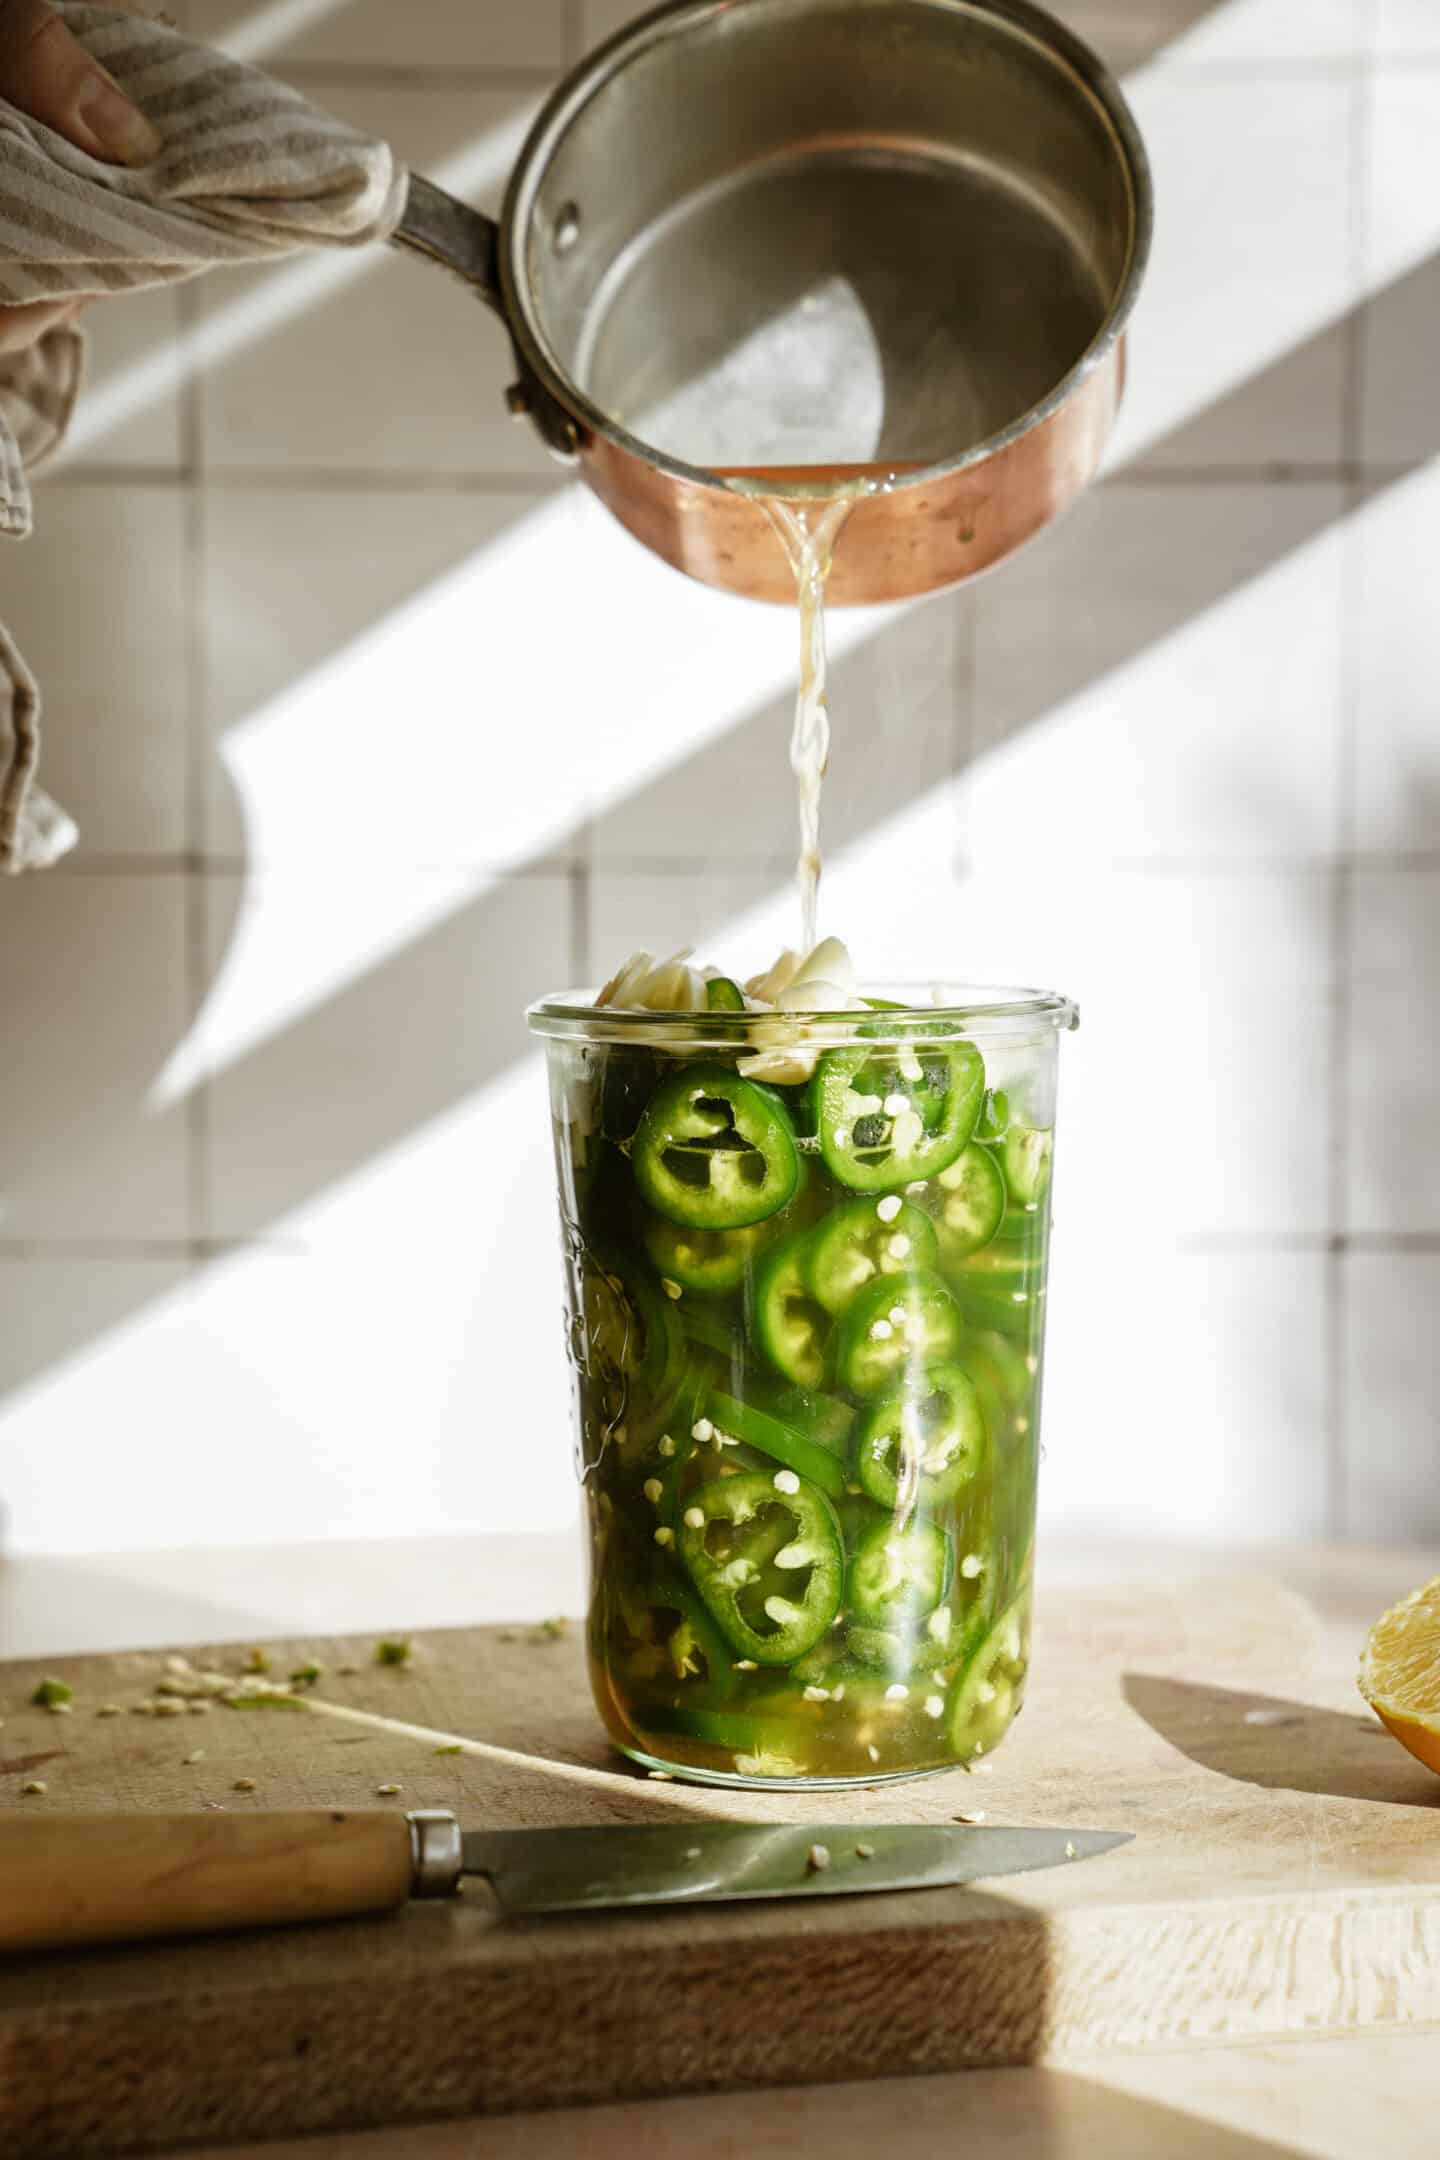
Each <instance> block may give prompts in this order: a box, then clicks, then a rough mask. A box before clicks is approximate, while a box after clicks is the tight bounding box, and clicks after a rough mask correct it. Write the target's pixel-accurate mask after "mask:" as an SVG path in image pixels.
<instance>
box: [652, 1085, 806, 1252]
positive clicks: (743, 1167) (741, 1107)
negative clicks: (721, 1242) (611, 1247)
mask: <svg viewBox="0 0 1440 2160" xmlns="http://www.w3.org/2000/svg"><path fill="white" fill-rule="evenodd" d="M630 1164H631V1168H632V1170H633V1172H634V1175H635V1183H636V1184H637V1186H638V1187H639V1189H640V1191H641V1193H642V1195H643V1196H644V1198H645V1199H646V1200H647V1201H648V1202H649V1204H650V1206H651V1207H652V1208H654V1209H655V1210H656V1212H657V1213H658V1214H661V1215H664V1216H666V1217H668V1218H669V1220H670V1221H671V1222H674V1223H680V1224H682V1225H683V1226H684V1227H685V1228H686V1229H690V1230H740V1229H744V1228H745V1227H746V1226H747V1225H749V1224H751V1223H758V1222H764V1221H765V1220H766V1219H767V1218H768V1217H769V1216H771V1215H777V1214H778V1213H779V1212H780V1210H781V1208H783V1207H785V1206H786V1205H787V1204H788V1202H789V1201H790V1200H792V1199H793V1198H794V1195H795V1191H796V1188H797V1186H798V1185H799V1182H800V1153H799V1150H798V1148H797V1147H796V1145H795V1135H794V1133H793V1131H792V1130H791V1126H790V1121H789V1119H788V1117H787V1116H786V1114H785V1111H784V1108H783V1106H782V1105H781V1104H780V1102H779V1101H778V1100H777V1098H776V1097H775V1096H773V1095H771V1094H769V1093H767V1091H766V1090H765V1089H763V1088H759V1087H756V1086H755V1085H754V1084H753V1083H752V1082H750V1081H748V1080H742V1079H741V1078H740V1076H739V1074H738V1073H735V1072H732V1071H730V1070H729V1069H728V1068H727V1067H726V1066H723V1065H709V1064H705V1065H687V1066H686V1067H685V1068H684V1070H683V1071H681V1072H678V1073H675V1074H673V1075H672V1076H671V1078H670V1079H668V1080H664V1081H662V1082H661V1084H660V1086H659V1087H658V1088H657V1089H656V1090H655V1093H654V1094H653V1095H652V1096H651V1098H650V1100H649V1102H648V1104H647V1105H646V1108H645V1113H644V1115H643V1117H642V1118H641V1120H640V1123H639V1125H638V1126H637V1128H636V1132H635V1139H634V1143H633V1145H632V1148H631V1154H630Z"/></svg>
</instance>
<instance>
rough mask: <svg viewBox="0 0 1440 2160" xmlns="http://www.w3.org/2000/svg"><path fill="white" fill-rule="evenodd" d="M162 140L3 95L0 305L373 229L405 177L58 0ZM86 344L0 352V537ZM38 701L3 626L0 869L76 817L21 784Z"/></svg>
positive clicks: (153, 29) (384, 225)
mask: <svg viewBox="0 0 1440 2160" xmlns="http://www.w3.org/2000/svg"><path fill="white" fill-rule="evenodd" d="M56 5H57V8H58V12H59V13H60V14H61V15H63V17H64V18H65V21H66V24H67V26H68V27H69V29H70V30H71V31H72V32H73V34H74V35H75V36H76V37H77V38H78V39H79V40H80V42H81V43H82V44H83V45H84V46H85V47H86V48H87V50H88V51H89V52H91V53H92V54H93V55H94V56H95V58H96V59H97V60H99V61H100V62H101V64H102V65H103V66H104V67H105V68H106V69H107V70H108V71H109V73H110V74H111V75H112V76H113V77H114V78H115V80H116V81H117V82H118V83H119V84H120V86H121V88H122V89H124V90H125V91H126V93H127V94H128V95H129V97H130V98H131V99H132V100H133V101H134V103H135V104H137V105H138V106H139V107H140V109H141V111H142V112H144V114H145V115H146V117H147V119H148V120H149V121H150V123H151V125H152V126H153V127H154V128H155V129H156V131H157V133H158V134H159V136H160V138H161V147H160V150H159V152H158V154H157V155H156V156H155V158H154V159H153V160H152V161H151V162H150V163H149V164H148V165H143V166H139V167H134V168H131V167H127V166H122V165H106V164H102V163H101V162H100V161H99V160H98V159H96V158H93V157H91V156H90V155H89V154H88V153H87V152H86V151H84V150H79V149H77V148H76V147H75V145H74V144H73V143H71V142H68V141H67V140H66V139H65V137H64V136H62V135H57V134H56V133H55V132H54V130H53V129H51V128H48V127H45V126H43V125H42V124H41V123H40V122H39V121H38V120H31V119H29V118H28V117H27V116H26V114H24V113H22V112H18V111H17V110H16V109H15V107H14V106H12V105H8V104H6V103H5V101H4V100H3V99H0V301H3V302H6V303H14V302H28V301H37V300H58V299H65V298H68V297H72V296H73V297H75V298H80V297H82V296H87V295H95V294H99V295H106V294H116V293H122V294H123V293H126V292H131V291H136V290H138V289H139V288H140V287H142V286H146V285H162V284H166V283H169V282H171V281H173V280H175V279H177V278H187V277H193V276H195V275H196V274H197V273H198V272H199V271H201V270H208V269H211V268H213V267H214V266H215V265H216V264H223V263H248V262H257V261H263V260H266V259H269V258H272V257H277V256H281V255H286V254H290V253H292V252H293V251H294V250H296V249H299V248H309V247H357V246H362V245H364V244H365V243H366V242H368V241H372V240H380V239H384V238H386V237H387V236H388V235H389V233H390V232H391V231H392V230H393V229H394V227H395V225H396V223H397V222H398V220H399V217H400V214H401V211H402V210H403V208H404V204H405V193H406V186H407V177H406V174H405V172H404V170H403V168H402V167H401V166H400V165H399V163H398V162H397V161H396V159H395V158H394V156H393V155H392V153H391V151H390V149H389V148H388V146H387V145H386V144H385V143H382V142H376V141H374V140H373V139H372V138H370V137H369V136H366V135H361V134H359V133H358V132H357V131H356V130H355V129H354V128H351V127H347V126H346V125H345V124H344V123H343V122H342V121H339V120H336V119H333V118H332V117H331V116H330V115H329V114H328V113H324V112H319V111H317V110H316V108H315V107H314V106H312V105H309V104H307V103H306V101H305V100H304V99H303V98H302V97H300V96H299V95H298V94H297V93H296V92H295V91H293V90H290V89H287V88H286V87H285V86H284V85H283V84H281V83H277V82H275V81H273V80H272V79H271V77H269V76H268V75H264V74H262V73H261V72H260V71H259V70H258V69H255V68H251V67H246V66H244V65H242V64H241V63H240V62H239V61H235V60H230V59H227V58H226V57H224V56H223V55H222V54H220V53H216V52H213V51H211V50H210V48H209V47H207V46H204V45H196V44H194V43H193V42H192V41H191V40H190V39H188V38H185V37H181V36H180V35H179V34H178V33H177V32H176V31H174V30H172V29H170V28H169V27H168V25H166V24H164V23H162V22H158V21H154V20H151V19H149V18H148V17H145V16H140V15H130V14H120V13H117V12H115V11H114V10H112V9H109V8H101V7H94V6H90V5H88V4H86V5H82V4H80V0H56ZM83 350H84V348H83V342H82V339H81V336H80V333H79V332H78V331H77V330H76V329H75V328H74V327H73V326H71V325H60V326H58V327H56V328H53V329H51V330H50V331H48V332H47V333H46V335H45V336H44V337H43V338H42V339H41V340H40V341H39V343H38V344H37V345H35V346H33V347H32V348H31V349H30V351H28V352H26V353H23V354H19V355H17V356H13V357H8V358H5V359H0V536H6V535H8V536H9V537H10V538H12V539H24V537H25V536H26V534H27V533H28V532H29V531H30V525H31V517H32V505H31V499H30V488H29V483H28V480H27V477H26V476H27V471H28V470H30V469H33V468H34V466H35V465H36V464H38V463H39V462H40V460H41V459H42V458H43V457H44V456H45V455H46V454H47V453H48V452H49V451H51V450H53V449H54V448H55V447H56V446H57V444H58V443H59V442H60V441H61V439H62V438H63V436H64V432H65V428H66V425H67V423H68V420H69V417H70V412H71V408H72V406H73V404H74V401H75V396H76V393H77V391H78V389H79V385H80V377H81V365H82V356H83ZM39 709H40V701H39V694H38V691H37V689H36V686H35V682H34V679H33V677H32V676H31V674H30V672H29V670H28V669H27V667H26V666H25V663H24V661H23V660H22V659H21V657H20V654H19V652H18V651H17V649H16V647H15V644H14V642H13V640H12V639H11V638H10V636H9V635H8V634H7V633H6V631H5V629H4V628H3V626H0V869H4V870H11V871H14V870H24V869H28V868H34V867H37V866H40V865H43V864H46V863H49V862H53V861H55V860H56V858H57V857H58V856H60V855H61V854H63V853H64V852H65V849H66V848H67V847H69V846H70V845H71V844H72V843H73V841H74V839H75V828H74V826H73V825H72V824H71V822H70V820H69V819H68V818H67V817H66V816H65V814H64V812H63V811H60V810H59V809H58V808H57V807H56V805H55V804H53V803H52V802H50V800H49V799H48V797H46V796H45V795H44V794H43V793H42V792H41V790H39V789H38V788H36V787H35V786H34V784H33V776H34V772H35V766H36V761H37V758H38V755H39Z"/></svg>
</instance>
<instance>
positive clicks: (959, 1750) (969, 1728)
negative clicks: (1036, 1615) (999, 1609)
mask: <svg viewBox="0 0 1440 2160" xmlns="http://www.w3.org/2000/svg"><path fill="white" fill-rule="evenodd" d="M1029 1641H1030V1593H1029V1590H1028V1589H1026V1590H1022V1591H1021V1593H1020V1595H1019V1597H1017V1598H1016V1600H1015V1602H1014V1604H1013V1605H1011V1607H1010V1608H1009V1610H1008V1611H1007V1612H1005V1613H1003V1614H1002V1615H1001V1617H1000V1619H999V1620H997V1621H996V1623H995V1625H994V1627H993V1628H992V1629H991V1630H990V1632H989V1634H988V1635H986V1636H985V1637H984V1638H983V1639H982V1640H981V1641H980V1642H979V1643H978V1644H977V1645H976V1647H975V1648H974V1650H973V1651H972V1652H971V1655H970V1656H969V1658H968V1659H967V1660H966V1662H965V1664H964V1665H963V1666H962V1667H961V1669H960V1671H959V1672H958V1673H957V1674H956V1676H955V1680H954V1683H953V1685H952V1686H951V1689H950V1699H949V1702H948V1703H947V1705H946V1709H945V1731H946V1737H947V1738H948V1740H949V1742H950V1747H951V1750H952V1752H953V1753H954V1755H955V1756H956V1758H957V1760H959V1761H961V1762H964V1761H965V1760H967V1758H969V1757H970V1756H972V1755H983V1754H985V1752H986V1751H987V1749H989V1748H992V1747H993V1746H994V1745H995V1743H996V1741H997V1740H999V1739H1000V1738H1001V1736H1002V1735H1003V1733H1004V1732H1005V1729H1006V1727H1007V1726H1008V1725H1009V1724H1010V1722H1011V1720H1012V1719H1013V1718H1014V1717H1015V1716H1016V1714H1017V1712H1018V1711H1019V1709H1020V1705H1021V1702H1022V1701H1023V1699H1024V1693H1025V1669H1026V1662H1027V1658H1028V1653H1029Z"/></svg>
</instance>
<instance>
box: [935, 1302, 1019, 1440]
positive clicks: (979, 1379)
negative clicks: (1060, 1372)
mask: <svg viewBox="0 0 1440 2160" xmlns="http://www.w3.org/2000/svg"><path fill="white" fill-rule="evenodd" d="M955 1356H956V1362H957V1364H960V1365H963V1366H964V1368H965V1370H966V1372H967V1373H969V1375H970V1378H971V1379H972V1381H973V1382H974V1383H975V1392H976V1394H977V1395H978V1396H979V1398H980V1407H981V1409H982V1410H983V1411H984V1413H985V1423H986V1426H987V1428H988V1430H989V1432H990V1436H991V1438H992V1439H995V1440H998V1439H999V1437H1000V1435H1001V1434H1002V1433H1007V1432H1008V1431H1009V1429H1010V1423H1011V1420H1012V1419H1013V1418H1015V1417H1017V1416H1019V1415H1022V1414H1023V1413H1024V1412H1025V1410H1026V1409H1027V1407H1028V1404H1029V1400H1030V1391H1031V1389H1032V1387H1033V1386H1034V1380H1033V1377H1032V1375H1031V1371H1030V1367H1029V1364H1028V1362H1027V1360H1026V1357H1025V1353H1024V1351H1023V1350H1021V1349H1020V1348H1019V1347H1018V1345H1017V1344H1016V1343H1014V1342H1012V1341H1011V1340H1010V1338H1009V1337H1008V1336H1005V1335H1001V1334H998V1333H996V1332H995V1331H994V1330H993V1329H987V1330H985V1331H983V1332H976V1331H975V1330H973V1329H972V1330H970V1331H969V1332H968V1333H967V1334H966V1335H965V1337H964V1339H963V1341H962V1342H961V1344H960V1348H959V1349H958V1350H957V1351H956V1353H955Z"/></svg>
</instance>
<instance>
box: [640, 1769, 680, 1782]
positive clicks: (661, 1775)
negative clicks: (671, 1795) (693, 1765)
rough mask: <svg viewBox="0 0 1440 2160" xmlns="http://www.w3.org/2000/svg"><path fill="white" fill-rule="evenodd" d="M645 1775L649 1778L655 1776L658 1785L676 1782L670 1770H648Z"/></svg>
mask: <svg viewBox="0 0 1440 2160" xmlns="http://www.w3.org/2000/svg"><path fill="white" fill-rule="evenodd" d="M645 1775H646V1777H648V1778H653V1779H654V1781H655V1783H656V1784H657V1785H673V1784H674V1782H675V1780H674V1778H673V1776H672V1775H671V1773H670V1772H669V1771H668V1770H647V1771H646V1773H645Z"/></svg>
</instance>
